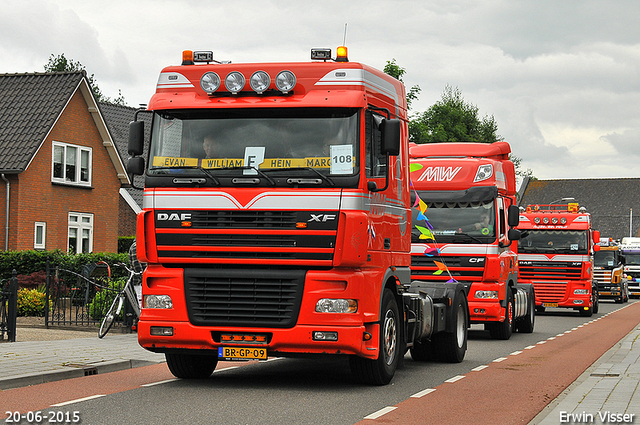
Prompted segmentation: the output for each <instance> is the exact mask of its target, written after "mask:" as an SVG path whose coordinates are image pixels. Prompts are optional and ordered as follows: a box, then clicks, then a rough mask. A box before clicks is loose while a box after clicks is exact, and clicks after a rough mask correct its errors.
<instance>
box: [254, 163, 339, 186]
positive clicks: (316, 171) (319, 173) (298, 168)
mask: <svg viewBox="0 0 640 425" xmlns="http://www.w3.org/2000/svg"><path fill="white" fill-rule="evenodd" d="M292 170H305V171H307V170H311V171H313V172H314V173H316V174H317V175H318V177H320V178H321V179H322V180H323V181H325V182H326V183H327V184H329V185H330V186H335V185H336V184H335V183H334V182H333V180H331V179H330V178H329V177H327V176H325V175H324V174H322V173H321V172H320V171H318V170H316V169H315V168H312V167H289V168H271V169H269V170H265V171H292ZM295 180H296V179H287V183H298V184H300V181H295ZM305 183H306V182H305Z"/></svg>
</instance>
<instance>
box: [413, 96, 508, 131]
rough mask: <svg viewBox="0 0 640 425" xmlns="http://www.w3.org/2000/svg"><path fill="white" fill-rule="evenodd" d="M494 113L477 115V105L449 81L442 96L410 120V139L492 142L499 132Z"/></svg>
mask: <svg viewBox="0 0 640 425" xmlns="http://www.w3.org/2000/svg"><path fill="white" fill-rule="evenodd" d="M497 131H498V124H497V123H496V120H495V118H494V117H493V115H491V116H485V117H483V118H479V117H478V107H477V106H475V105H473V104H471V103H468V102H465V100H464V98H463V97H462V93H461V92H460V90H459V89H458V88H457V87H456V88H453V87H451V86H449V85H447V86H446V87H445V89H444V91H443V93H442V98H441V99H440V100H439V101H438V102H436V103H435V104H434V105H432V106H431V107H430V108H429V109H427V110H426V111H425V112H423V113H421V114H417V115H416V116H415V117H413V119H412V120H411V122H410V123H409V140H410V141H411V142H415V143H441V142H478V143H493V142H496V141H499V140H503V138H502V137H501V136H500V135H498V133H497Z"/></svg>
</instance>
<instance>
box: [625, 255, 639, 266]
mask: <svg viewBox="0 0 640 425" xmlns="http://www.w3.org/2000/svg"><path fill="white" fill-rule="evenodd" d="M624 262H625V264H626V265H627V266H640V254H625V255H624Z"/></svg>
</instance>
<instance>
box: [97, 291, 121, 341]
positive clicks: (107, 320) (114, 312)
mask: <svg viewBox="0 0 640 425" xmlns="http://www.w3.org/2000/svg"><path fill="white" fill-rule="evenodd" d="M122 302H123V297H121V296H120V295H118V296H116V297H115V299H114V300H113V302H112V303H111V307H109V311H107V314H105V315H104V319H102V323H101V324H100V329H99V330H98V338H104V336H105V335H106V334H107V332H109V329H111V326H112V325H113V321H114V320H115V319H116V317H118V314H120V310H121V309H122Z"/></svg>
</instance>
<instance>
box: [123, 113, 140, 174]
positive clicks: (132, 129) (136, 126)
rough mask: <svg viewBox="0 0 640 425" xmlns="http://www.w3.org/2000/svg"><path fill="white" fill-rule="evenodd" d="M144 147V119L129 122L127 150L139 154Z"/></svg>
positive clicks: (132, 153) (134, 154)
mask: <svg viewBox="0 0 640 425" xmlns="http://www.w3.org/2000/svg"><path fill="white" fill-rule="evenodd" d="M143 149H144V121H132V122H131V123H129V145H128V146H127V151H128V152H129V155H131V156H138V155H142V152H143ZM140 174H142V173H140Z"/></svg>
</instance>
